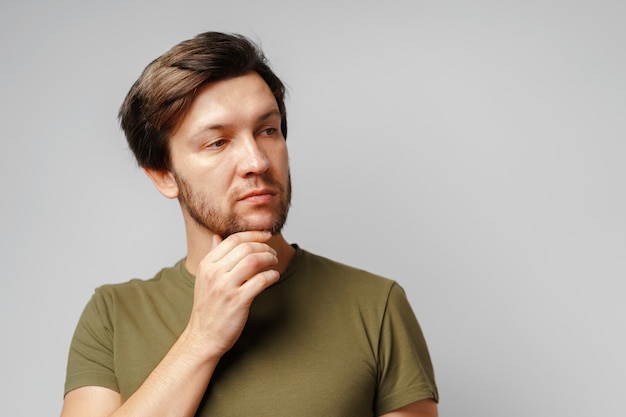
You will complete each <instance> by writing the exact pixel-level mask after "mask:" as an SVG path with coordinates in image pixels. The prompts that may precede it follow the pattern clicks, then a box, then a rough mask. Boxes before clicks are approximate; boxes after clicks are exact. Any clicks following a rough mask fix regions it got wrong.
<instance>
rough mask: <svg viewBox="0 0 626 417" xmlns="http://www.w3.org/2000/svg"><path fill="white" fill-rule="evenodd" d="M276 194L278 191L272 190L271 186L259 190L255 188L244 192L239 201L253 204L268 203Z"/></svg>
mask: <svg viewBox="0 0 626 417" xmlns="http://www.w3.org/2000/svg"><path fill="white" fill-rule="evenodd" d="M275 195H276V191H274V190H271V189H269V188H263V189H259V190H253V191H250V192H249V193H246V194H244V195H243V196H241V197H240V198H239V200H238V201H243V202H247V203H252V204H266V203H269V202H270V201H271V200H272V199H273V198H274V196H275Z"/></svg>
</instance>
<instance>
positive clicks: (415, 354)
mask: <svg viewBox="0 0 626 417" xmlns="http://www.w3.org/2000/svg"><path fill="white" fill-rule="evenodd" d="M378 366H379V384H378V391H377V395H376V402H375V411H376V415H381V414H384V413H387V412H390V411H392V410H395V409H397V408H400V407H403V406H405V405H407V404H410V403H412V402H415V401H418V400H422V399H426V398H432V399H434V400H435V401H439V394H438V391H437V386H436V384H435V376H434V371H433V366H432V363H431V359H430V355H429V353H428V348H427V346H426V341H425V340H424V336H423V334H422V330H421V328H420V326H419V323H418V322H417V319H416V318H415V314H414V313H413V310H412V309H411V306H410V305H409V302H408V300H407V298H406V295H405V293H404V290H403V289H402V288H401V287H400V286H399V285H398V284H395V283H394V284H393V285H392V287H391V289H390V292H389V298H388V301H387V307H386V310H385V315H384V317H383V322H382V325H381V330H380V340H379V347H378Z"/></svg>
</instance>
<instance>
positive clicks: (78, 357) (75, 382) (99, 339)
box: [65, 289, 119, 394]
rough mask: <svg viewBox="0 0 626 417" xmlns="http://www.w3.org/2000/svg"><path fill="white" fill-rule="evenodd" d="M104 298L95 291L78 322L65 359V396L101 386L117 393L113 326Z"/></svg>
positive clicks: (100, 291) (101, 292)
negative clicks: (77, 390)
mask: <svg viewBox="0 0 626 417" xmlns="http://www.w3.org/2000/svg"><path fill="white" fill-rule="evenodd" d="M108 298H109V297H107V296H106V294H105V292H104V291H102V290H101V289H98V290H96V292H95V294H94V295H93V297H92V298H91V300H90V301H89V303H87V306H86V307H85V309H84V310H83V313H82V315H81V317H80V320H79V321H78V325H77V326H76V330H75V332H74V336H73V338H72V343H71V345H70V351H69V356H68V362H67V374H66V379H65V394H67V393H68V392H70V391H72V390H74V389H76V388H79V387H83V386H101V387H106V388H110V389H112V390H115V391H119V388H118V385H117V380H116V378H115V370H114V359H113V326H112V324H111V323H112V322H111V319H110V317H111V315H110V314H111V308H110V302H107V299H108ZM109 301H110V299H109Z"/></svg>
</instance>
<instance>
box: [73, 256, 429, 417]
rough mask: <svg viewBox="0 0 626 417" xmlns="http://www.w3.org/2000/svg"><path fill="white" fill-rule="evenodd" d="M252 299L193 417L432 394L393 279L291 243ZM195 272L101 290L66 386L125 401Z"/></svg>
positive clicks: (366, 406) (394, 402)
mask: <svg viewBox="0 0 626 417" xmlns="http://www.w3.org/2000/svg"><path fill="white" fill-rule="evenodd" d="M296 249H297V251H296V256H295V257H294V260H293V262H292V263H291V265H290V266H289V268H288V269H287V271H285V273H284V274H283V275H282V276H281V278H280V281H279V282H278V283H277V284H275V285H273V286H272V287H270V288H268V289H266V290H265V291H264V292H263V293H261V294H260V295H259V296H258V297H257V298H256V299H255V300H254V302H253V304H252V307H251V309H250V315H249V319H248V322H247V323H246V326H245V328H244V331H243V333H242V335H241V337H240V338H239V340H238V341H237V343H236V344H235V346H234V347H233V348H232V349H231V350H230V351H229V352H228V353H227V354H226V355H225V356H224V357H223V358H222V359H221V361H220V363H219V364H218V368H217V369H216V371H215V373H214V375H213V377H212V379H211V381H210V383H209V386H208V388H207V390H206V393H205V397H204V399H203V401H202V403H201V405H200V408H199V409H198V412H197V413H196V416H212V417H214V416H229V417H230V416H271V417H279V416H286V417H287V416H288V417H294V416H298V417H307V416H311V417H320V416H346V417H363V416H374V415H380V414H383V413H386V412H389V411H391V410H394V409H396V408H399V407H402V406H404V405H406V404H409V403H411V402H414V401H417V400H420V399H424V398H434V399H435V400H437V399H438V394H437V388H436V385H435V380H434V375H433V368H432V365H431V360H430V357H429V354H428V350H427V347H426V343H425V341H424V338H423V336H422V332H421V330H420V327H419V325H418V322H417V320H416V319H415V316H414V314H413V311H412V310H411V307H410V306H409V304H408V301H407V299H406V296H405V294H404V292H403V290H402V289H401V288H400V287H399V286H398V285H397V284H396V283H395V282H394V281H391V280H388V279H385V278H382V277H379V276H376V275H373V274H370V273H368V272H365V271H362V270H358V269H355V268H352V267H349V266H346V265H343V264H340V263H337V262H334V261H331V260H329V259H326V258H323V257H320V256H317V255H313V254H312V253H310V252H307V251H304V250H302V249H300V248H298V247H296ZM194 280H195V278H194V276H193V275H191V274H190V273H189V272H188V271H187V270H186V268H185V266H184V262H183V261H180V262H179V263H177V264H176V265H175V266H173V267H171V268H165V269H163V270H162V271H160V272H159V273H158V274H157V275H156V276H155V277H154V278H152V279H150V280H138V279H136V280H131V281H129V282H127V283H123V284H114V285H105V286H102V287H100V288H98V289H97V290H96V292H95V294H94V295H93V298H92V299H91V300H90V302H89V303H88V304H87V306H86V308H85V310H84V312H83V314H82V316H81V318H80V321H79V323H78V326H77V328H76V332H75V334H74V337H73V339H72V344H71V347H70V354H69V361H68V367H67V379H66V385H65V392H66V393H67V392H69V391H71V390H73V389H75V388H78V387H81V386H89V385H96V386H103V387H108V388H111V389H113V390H115V391H118V392H119V393H120V394H121V396H122V401H125V400H126V399H128V398H129V397H130V396H131V395H132V394H133V393H134V392H135V390H137V388H139V386H140V385H141V384H142V382H143V381H144V380H145V379H146V377H147V376H148V375H149V374H150V372H151V371H152V370H153V369H154V368H155V367H156V365H157V364H158V363H159V362H160V360H161V359H162V358H163V356H164V355H165V354H166V353H167V351H168V350H169V349H170V347H171V346H172V345H173V343H174V342H175V340H176V338H177V337H178V336H179V335H180V333H181V332H182V330H183V329H184V327H185V325H186V324H187V321H188V319H189V316H190V313H191V306H192V302H193V286H194Z"/></svg>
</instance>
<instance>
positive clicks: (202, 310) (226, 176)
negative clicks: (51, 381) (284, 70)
mask: <svg viewBox="0 0 626 417" xmlns="http://www.w3.org/2000/svg"><path fill="white" fill-rule="evenodd" d="M280 120H281V118H280V113H279V112H278V106H277V104H276V101H275V99H274V97H273V95H272V93H271V91H270V90H269V88H268V87H267V85H266V84H265V82H264V81H263V80H262V78H261V77H260V76H258V75H257V74H256V73H249V74H246V75H244V76H241V77H236V78H233V79H229V80H225V81H220V82H217V83H213V84H209V85H207V86H205V87H204V88H203V89H202V90H200V91H199V92H198V94H197V96H196V98H195V99H194V101H193V103H192V105H191V108H190V109H189V111H188V113H187V114H186V116H185V118H184V119H183V120H182V122H181V123H180V125H179V126H178V128H177V130H176V131H175V133H174V134H173V136H172V137H171V138H170V151H171V161H172V170H171V171H155V170H150V169H145V172H146V174H147V175H148V176H149V177H150V178H151V180H152V181H153V183H154V185H155V186H156V187H157V189H158V190H159V191H160V192H161V193H162V194H163V195H164V196H165V197H167V198H178V199H179V202H180V205H181V209H182V213H183V218H184V222H185V230H186V235H187V247H188V248H187V249H188V255H187V259H186V266H187V268H188V270H189V271H190V272H191V273H192V274H194V275H196V284H195V288H194V301H193V307H192V313H191V317H190V319H189V323H188V324H187V326H186V327H185V329H184V330H183V333H182V334H181V336H180V337H179V339H178V340H177V341H176V342H175V344H174V345H173V346H172V348H171V349H170V351H169V352H168V353H167V354H166V356H165V357H164V358H163V360H162V361H161V362H160V363H159V365H158V366H157V367H156V368H155V369H154V371H153V372H152V373H151V374H150V375H149V376H148V378H147V379H146V381H145V382H144V383H143V384H142V386H141V387H140V388H139V389H138V390H137V391H136V392H135V393H134V394H133V395H132V396H131V397H130V398H129V399H128V400H127V401H126V402H124V404H122V403H121V399H120V395H119V394H118V393H117V392H115V391H112V390H110V389H107V388H102V387H82V388H78V389H76V390H73V391H72V392H70V393H68V394H67V395H66V397H65V402H64V406H63V410H62V414H61V415H62V417H74V416H76V417H78V416H80V417H83V416H92V417H100V416H103V417H104V416H140V415H142V416H148V415H149V416H152V417H161V416H177V417H181V416H189V417H191V416H193V415H194V413H195V411H196V409H197V407H198V404H199V402H200V400H201V399H202V395H203V394H204V391H205V389H206V387H207V385H208V383H209V381H210V379H211V376H212V374H213V371H214V370H215V367H216V365H217V363H218V362H219V360H220V358H221V357H222V355H224V353H226V352H227V351H228V350H229V349H230V348H231V347H232V346H233V344H234V343H235V342H236V341H237V339H238V338H239V336H240V335H241V332H242V330H243V326H244V324H245V323H246V320H247V318H248V312H249V309H250V305H251V303H252V301H253V300H254V298H255V297H256V296H257V295H258V294H260V293H261V292H262V291H263V290H264V289H265V288H267V287H268V286H270V285H272V284H273V283H275V282H276V281H277V280H278V278H279V276H280V273H281V272H284V271H285V269H286V268H287V266H288V265H289V263H290V262H291V259H292V258H293V256H294V253H295V250H294V249H293V248H292V247H291V246H290V245H289V244H288V242H286V240H285V239H284V237H283V236H282V234H281V233H280V229H281V228H282V225H283V223H284V221H285V219H286V216H287V209H288V207H289V200H290V190H291V186H290V179H289V166H288V154H287V146H286V142H285V140H284V137H283V135H282V133H281V131H280ZM270 231H271V232H270ZM436 415H437V406H436V404H435V402H434V401H432V400H422V401H418V402H416V403H413V404H410V405H408V406H406V407H403V408H402V409H399V410H396V411H394V412H392V413H388V414H385V416H387V417H401V416H436Z"/></svg>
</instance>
